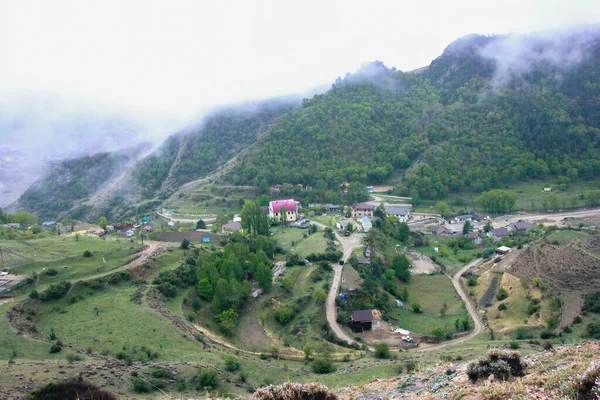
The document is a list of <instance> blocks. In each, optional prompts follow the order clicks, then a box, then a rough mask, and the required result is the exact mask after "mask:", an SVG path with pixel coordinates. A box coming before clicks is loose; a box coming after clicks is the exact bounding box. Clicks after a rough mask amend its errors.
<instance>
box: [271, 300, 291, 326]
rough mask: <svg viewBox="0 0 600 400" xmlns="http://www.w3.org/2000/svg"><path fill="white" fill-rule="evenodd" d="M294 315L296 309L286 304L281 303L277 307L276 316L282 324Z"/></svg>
mask: <svg viewBox="0 0 600 400" xmlns="http://www.w3.org/2000/svg"><path fill="white" fill-rule="evenodd" d="M293 317H294V310H293V309H292V308H291V307H290V306H288V305H285V304H281V305H279V306H277V307H276V308H275V318H276V319H277V322H279V323H280V324H281V325H285V324H287V323H288V322H290V321H291V320H292V318H293Z"/></svg>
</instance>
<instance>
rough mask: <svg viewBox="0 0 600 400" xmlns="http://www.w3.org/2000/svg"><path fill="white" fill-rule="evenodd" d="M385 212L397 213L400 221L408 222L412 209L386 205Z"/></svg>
mask: <svg viewBox="0 0 600 400" xmlns="http://www.w3.org/2000/svg"><path fill="white" fill-rule="evenodd" d="M385 212H386V214H389V215H395V216H396V217H398V219H399V220H400V222H406V221H408V219H409V218H410V210H409V209H408V208H401V207H386V208H385Z"/></svg>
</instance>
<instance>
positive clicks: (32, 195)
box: [18, 148, 140, 219]
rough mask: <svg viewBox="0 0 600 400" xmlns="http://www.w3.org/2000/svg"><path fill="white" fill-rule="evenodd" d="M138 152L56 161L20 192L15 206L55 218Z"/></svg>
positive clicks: (89, 192)
mask: <svg viewBox="0 0 600 400" xmlns="http://www.w3.org/2000/svg"><path fill="white" fill-rule="evenodd" d="M138 151H140V149H139V148H137V149H131V150H128V151H122V152H118V153H98V154H94V155H92V156H86V157H81V158H76V159H73V160H65V161H62V162H59V163H57V164H55V165H54V166H53V167H52V168H50V170H49V171H48V172H47V173H46V174H45V175H44V177H43V178H41V179H40V180H38V181H37V182H36V183H34V184H33V185H32V186H31V187H30V188H29V189H27V191H26V192H25V193H23V195H22V196H21V198H20V199H19V202H18V207H19V208H21V209H26V210H28V211H30V212H32V213H34V214H36V215H38V216H39V217H40V218H44V219H46V218H47V219H56V218H58V216H59V215H61V214H63V213H65V212H68V211H70V210H71V209H73V208H74V207H76V206H77V205H78V204H79V203H80V202H81V201H82V200H85V199H86V198H88V197H89V196H91V195H92V194H93V193H95V192H96V191H97V190H98V189H100V188H101V187H102V186H103V185H105V184H106V183H108V181H109V180H110V179H111V178H113V177H115V176H116V175H118V174H119V173H122V172H124V171H125V170H127V168H128V167H129V164H130V163H131V162H133V160H135V158H136V156H137V152H138Z"/></svg>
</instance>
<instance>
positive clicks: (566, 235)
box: [547, 229, 590, 244]
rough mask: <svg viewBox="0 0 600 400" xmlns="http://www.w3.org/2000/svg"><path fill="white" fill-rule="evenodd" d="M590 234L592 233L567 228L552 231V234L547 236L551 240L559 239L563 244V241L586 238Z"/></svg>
mask: <svg viewBox="0 0 600 400" xmlns="http://www.w3.org/2000/svg"><path fill="white" fill-rule="evenodd" d="M589 236H590V235H588V234H587V233H585V232H581V231H574V230H569V229H565V230H562V231H556V232H553V233H551V234H550V235H548V236H547V239H548V240H549V241H551V242H554V241H557V242H559V243H561V244H562V243H563V242H566V241H567V240H571V239H579V238H585V237H589Z"/></svg>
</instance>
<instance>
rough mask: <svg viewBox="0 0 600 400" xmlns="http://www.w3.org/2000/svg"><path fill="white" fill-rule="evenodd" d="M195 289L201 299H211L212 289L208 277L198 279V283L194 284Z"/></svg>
mask: <svg viewBox="0 0 600 400" xmlns="http://www.w3.org/2000/svg"><path fill="white" fill-rule="evenodd" d="M196 290H197V291H198V296H200V297H202V298H203V299H205V300H210V299H212V295H213V289H212V285H211V284H210V282H209V280H208V278H202V279H200V280H199V281H198V285H197V286H196Z"/></svg>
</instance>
